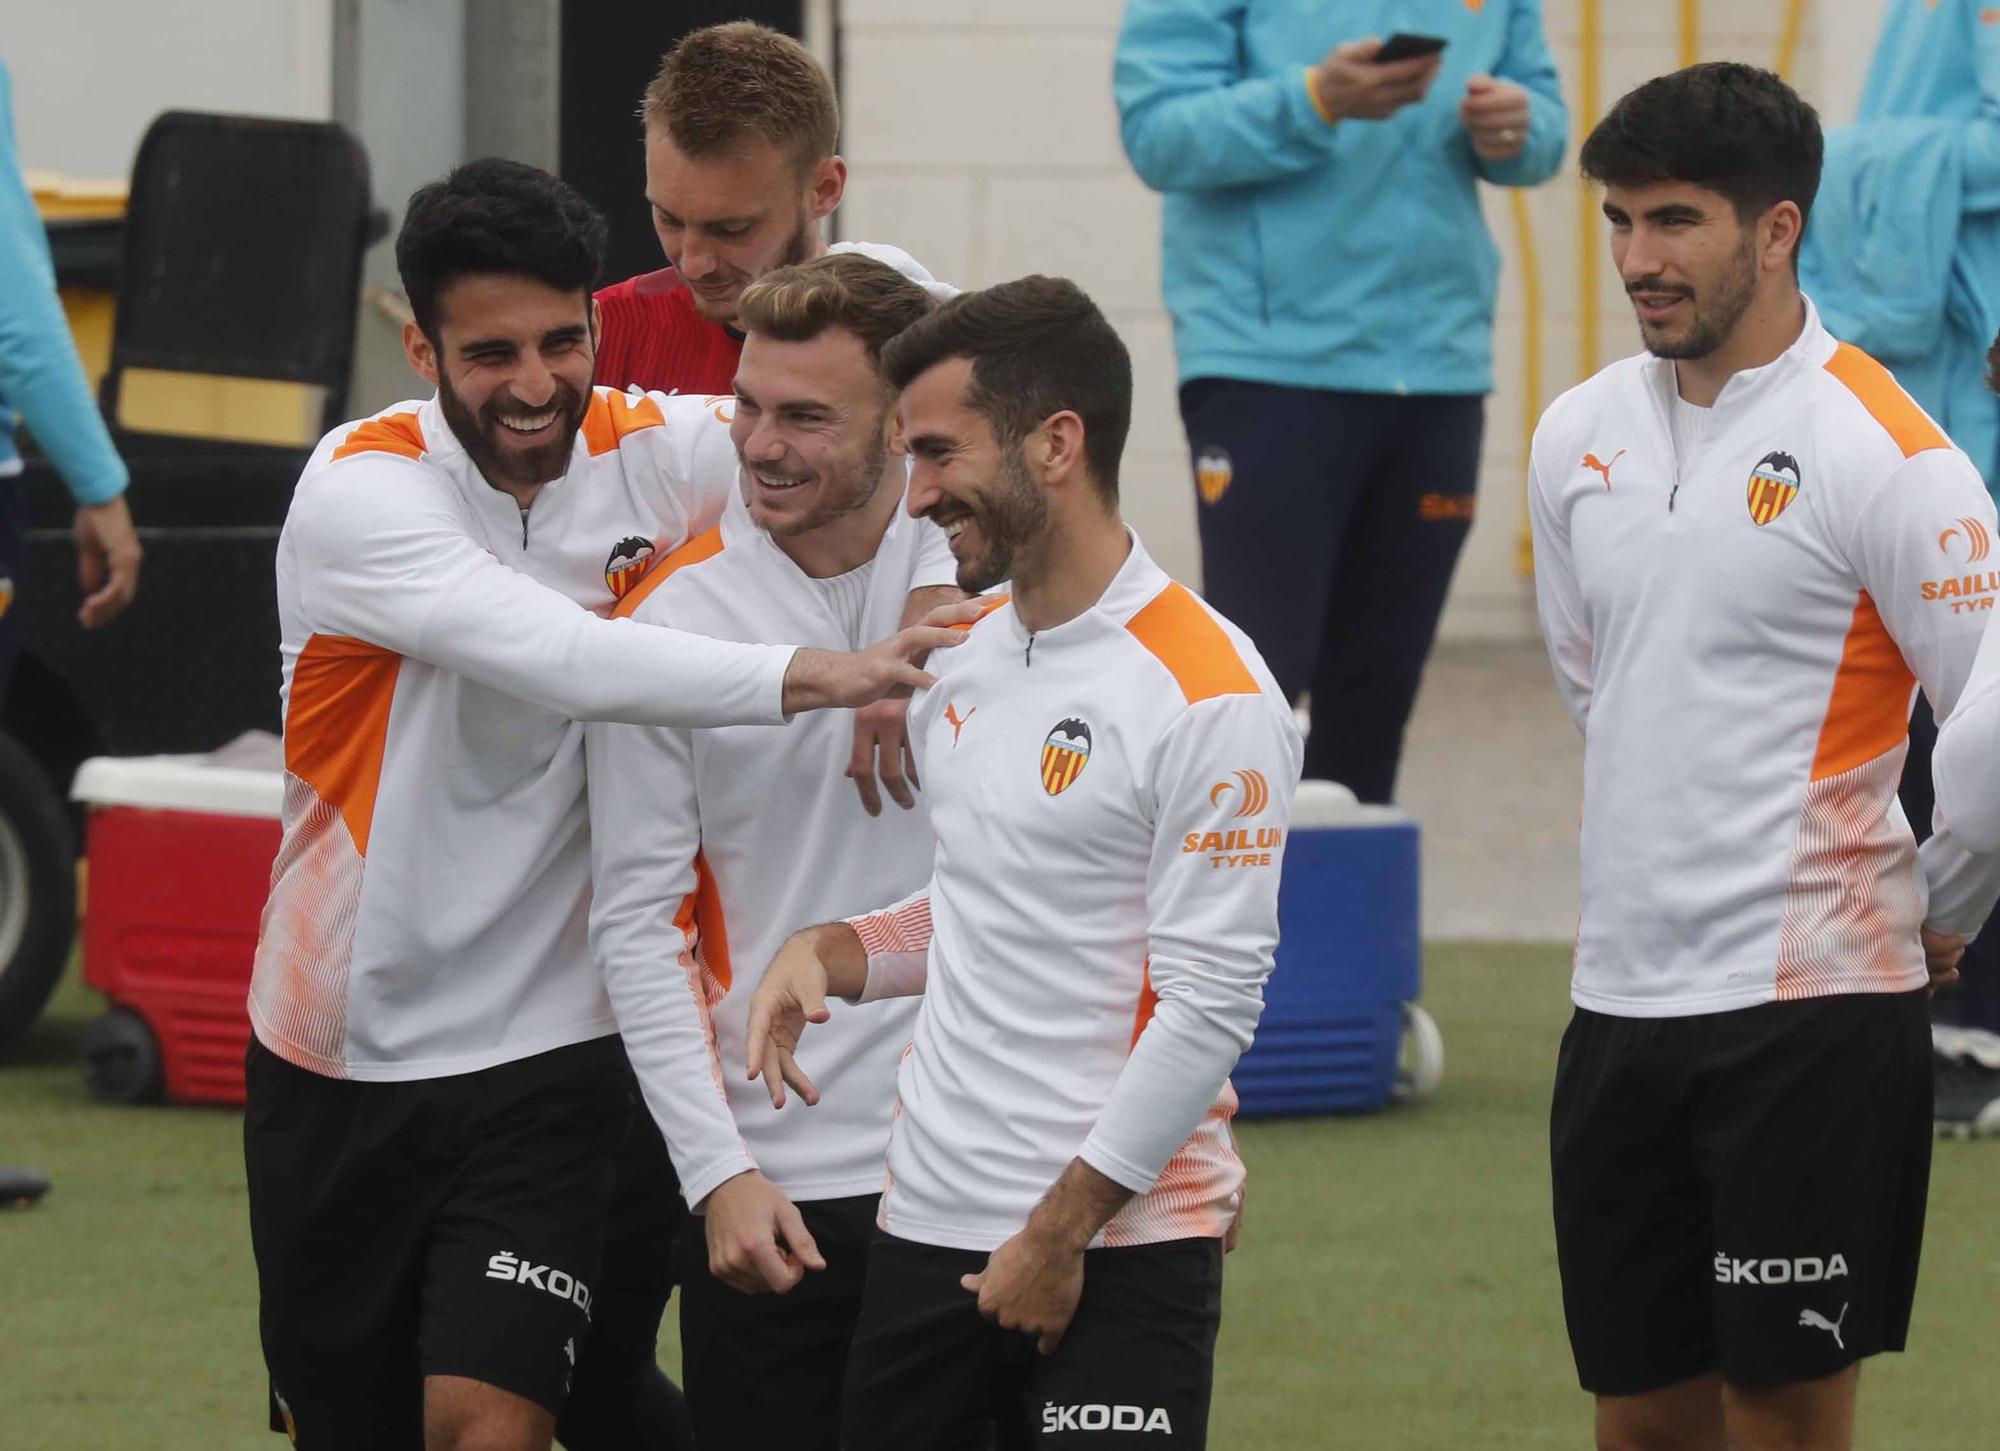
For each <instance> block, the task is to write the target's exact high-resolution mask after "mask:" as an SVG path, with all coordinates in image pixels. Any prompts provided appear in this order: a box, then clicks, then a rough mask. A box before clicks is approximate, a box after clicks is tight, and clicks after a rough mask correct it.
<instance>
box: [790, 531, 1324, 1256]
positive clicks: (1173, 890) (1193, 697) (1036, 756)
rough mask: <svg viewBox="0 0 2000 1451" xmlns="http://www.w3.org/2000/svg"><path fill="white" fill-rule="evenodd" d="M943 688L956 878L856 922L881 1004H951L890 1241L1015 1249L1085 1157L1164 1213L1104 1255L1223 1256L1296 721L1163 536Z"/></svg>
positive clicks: (937, 722) (869, 995)
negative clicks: (1176, 574)
mask: <svg viewBox="0 0 2000 1451" xmlns="http://www.w3.org/2000/svg"><path fill="white" fill-rule="evenodd" d="M937 670H938V676H939V680H938V684H937V686H936V687H935V688H934V689H932V690H930V691H927V692H926V693H925V694H924V695H923V696H922V697H921V698H920V700H919V701H918V703H917V705H916V707H915V709H914V710H913V711H912V712H911V720H910V728H911V738H912V740H913V741H914V742H916V744H917V749H918V755H919V760H918V765H919V768H920V770H921V771H922V774H923V780H924V786H925V789H926V790H927V792H928V793H929V796H930V807H931V821H932V824H933V827H934V829H935V831H936V833H937V865H936V870H935V874H934V876H933V878H932V881H931V883H930V886H929V888H928V890H927V891H925V892H924V893H922V894H919V895H918V896H916V897H913V898H911V899H908V900H906V901H904V902H901V903H898V904H896V905H894V906H892V907H888V908H885V909H882V910H880V911H878V912H875V913H871V914H867V915H865V916H863V917H860V918H858V919H854V920H855V925H856V927H857V929H858V930H859V932H860V934H861V940H862V942H863V944H864V945H865V946H866V948H867V949H868V954H869V958H868V984H867V990H866V992H865V993H864V994H863V997H862V1001H863V1002H864V1003H868V1002H872V1001H874V1000H876V999H879V998H882V997H885V996H892V995H896V994H899V993H907V992H917V991H920V992H922V993H923V995H924V998H923V1010H922V1012H921V1013H920V1014H919V1015H918V1018H917V1030H916V1040H915V1043H914V1045H913V1046H912V1048H911V1051H910V1052H909V1053H908V1054H907V1055H906V1056H905V1058H904V1060H903V1066H902V1068H901V1070H900V1072H899V1073H898V1075H897V1089H898V1098H899V1109H898V1115H897V1118H896V1121H895V1125H894V1128H893V1130H892V1132H891V1136H890V1141H889V1186H888V1189H887V1191H886V1193H885V1194H884V1196H883V1201H882V1213H881V1224H882V1227H883V1228H884V1229H886V1230H888V1231H889V1233H891V1234H894V1235H897V1236H900V1237H902V1238H905V1239H910V1240H915V1241H918V1242H921V1243H925V1244H934V1245H944V1246H949V1247H953V1248H959V1249H973V1250H991V1249H994V1248H996V1247H997V1246H999V1245H1000V1244H1001V1243H1002V1242H1003V1241H1005V1240H1006V1239H1008V1238H1009V1237H1010V1236H1012V1235H1013V1234H1015V1233H1016V1232H1018V1231H1019V1230H1020V1229H1021V1227H1022V1226H1023V1225H1024V1224H1025V1223H1026V1222H1027V1218H1028V1214H1029V1212H1030V1211H1031V1210H1032V1209H1033V1208H1034V1206H1035V1203H1036V1201H1037V1200H1039V1199H1040V1198H1041V1197H1042V1195H1043V1194H1044V1193H1045V1192H1047V1190H1048V1188H1049V1186H1050V1185H1051V1184H1053V1183H1054V1182H1055V1180H1056V1178H1057V1177H1058V1176H1059V1175H1060V1174H1061V1173H1062V1171H1063V1169H1064V1168H1065V1167H1066V1166H1067V1165H1068V1164H1069V1162H1070V1161H1071V1160H1072V1159H1074V1158H1078V1157H1081V1158H1082V1159H1083V1160H1084V1161H1085V1162H1086V1163H1088V1164H1090V1165H1092V1166H1093V1167H1094V1168H1096V1169H1098V1170H1100V1171H1101V1172H1103V1173H1104V1174H1106V1175H1108V1176H1110V1177H1111V1178H1112V1179H1114V1180H1116V1181H1117V1182H1118V1183H1120V1184H1123V1185H1125V1186H1126V1187H1127V1188H1130V1189H1133V1190H1135V1191H1137V1192H1138V1197H1137V1198H1135V1199H1133V1200H1132V1201H1131V1202H1130V1203H1129V1204H1127V1205H1126V1207H1125V1208H1124V1209H1123V1210H1122V1211H1120V1213H1119V1214H1118V1215H1117V1217H1116V1218H1114V1219H1113V1220H1112V1221H1111V1223H1110V1224H1109V1225H1107V1226H1106V1227H1105V1229H1104V1231H1103V1233H1102V1235H1101V1237H1100V1240H1099V1242H1100V1243H1102V1244H1106V1245H1123V1244H1141V1243H1151V1242H1155V1241H1160V1240H1169V1239H1180V1238H1189V1237H1197V1236H1219V1235H1221V1234H1222V1233H1223V1232H1224V1231H1225V1230H1226V1229H1227V1228H1228V1226H1229V1223H1230V1221H1231V1219H1232V1218H1233V1216H1234V1212H1235V1206H1236V1201H1237V1191H1238V1189H1239V1188H1240V1186H1241V1184H1242V1182H1243V1165H1242V1162H1241V1160H1240V1159H1238V1157H1237V1155H1236V1149H1235V1145H1234V1143H1233V1141H1232V1140H1231V1137H1230V1133H1229V1118H1230V1115H1231V1114H1232V1113H1233V1112H1234V1111H1235V1106H1236V1098H1235V1094H1234V1092H1233V1091H1232V1090H1231V1089H1230V1087H1229V1082H1228V1077H1229V1072H1230V1070H1231V1069H1232V1068H1233V1067H1234V1066H1235V1063H1236V1059H1237V1056H1238V1055H1239V1054H1240V1053H1241V1052H1242V1051H1243V1049H1244V1048H1245V1047H1247V1046H1248V1045H1249V1043H1250V1037H1251V1033H1252V1032H1253V1030H1254V1029H1255V1027H1256V1025H1257V1018H1258V1015H1259V1013H1260V1012H1261V1011H1262V1008H1263V985H1264V979H1265V978H1266V977H1267V976H1268V975H1269V973H1270V971H1271V955H1272V951H1273V949H1274V947H1275V946H1276V943H1277V935H1278V874H1279V869H1280V866H1281V864H1282V861H1283V857H1284V842H1285V835H1286V829H1287V825H1288V822H1289V818H1290V812H1291V805H1292V793H1293V789H1294V787H1296V785H1297V784H1298V779H1299V765H1300V759H1301V754H1302V747H1301V743H1300V740H1299V732H1298V726H1297V723H1296V721H1295V720H1294V718H1293V715H1292V711H1291V708H1290V706H1289V705H1288V704H1287V703H1286V701H1285V700H1284V698H1283V697H1282V696H1281V695H1280V694H1279V692H1278V689H1277V686H1276V684H1275V683H1274V682H1273V681H1272V679H1271V676H1270V672H1269V671H1268V670H1266V669H1265V667H1264V663H1263V661H1262V660H1261V659H1259V658H1258V655H1257V652H1256V649H1255V647H1253V646H1252V645H1251V643H1250V641H1249V639H1248V637H1247V636H1245V635H1244V634H1243V633H1242V631H1240V630H1238V629H1237V628H1236V627H1235V626H1234V625H1231V624H1230V623H1229V622H1228V621H1226V620H1224V619H1223V618H1222V617H1221V616H1219V615H1217V614H1216V613H1215V612H1214V611H1213V610H1211V609H1209V608H1208V606H1207V605H1205V604H1203V603H1202V602H1201V601H1200V600H1199V599H1197V598H1196V597H1195V596H1194V595H1193V594H1191V593H1189V592H1188V591H1187V590H1186V589H1184V588H1182V587H1181V586H1180V585H1178V584H1175V583H1174V582H1173V581H1172V580H1170V579H1168V578H1167V576H1166V575H1165V574H1164V573H1162V572H1161V571H1160V569H1159V568H1158V567H1157V566H1156V565H1154V563H1153V562H1152V560H1150V559H1149V558H1147V556H1146V552H1145V550H1144V549H1143V548H1142V547H1141V546H1140V544H1139V542H1138V540H1137V538H1136V537H1135V538H1134V539H1133V541H1132V551H1131V554H1130V556H1129V557H1128V558H1127V559H1126V561H1125V564H1124V566H1123V568H1121V569H1120V570H1119V572H1118V574H1117V576H1116V577H1115V578H1114V579H1113V580H1112V582H1111V584H1110V586H1109V587H1108V588H1107V589H1106V590H1105V592H1104V594H1103V596H1102V597H1101V598H1100V599H1099V600H1098V601H1097V603H1096V604H1095V605H1094V606H1092V607H1091V608H1090V609H1088V610H1086V611H1084V612H1083V613H1082V614H1081V615H1079V616H1077V617H1076V618H1075V619H1073V620H1070V621H1068V622H1067V623H1065V624H1062V625H1059V626H1057V627H1056V628H1055V629H1052V630H1045V631H1042V632H1041V633H1040V634H1037V635H1033V636H1031V635H1029V633H1028V632H1027V631H1026V630H1025V629H1024V628H1023V627H1022V624H1021V621H1020V617H1019V616H1018V615H1016V614H1015V612H1014V609H1013V606H1012V605H1011V604H1009V603H1006V602H1004V601H1003V602H1001V603H1000V604H999V605H998V606H997V608H995V609H994V610H993V611H992V612H991V613H990V614H988V615H987V616H986V617H985V618H984V619H982V620H981V621H980V622H979V623H978V624H977V625H975V626H974V627H973V630H972V634H971V638H970V639H969V640H967V642H966V643H965V644H964V645H962V646H960V647H959V648H958V649H955V650H952V651H950V652H948V653H947V654H946V655H944V656H943V657H942V658H941V660H940V661H939V663H938V666H937ZM840 1011H841V1010H838V1009H837V1010H836V1014H835V1015H836V1017H838V1016H839V1015H840ZM854 1011H860V1012H866V1011H869V1009H868V1008H867V1007H862V1008H859V1009H856V1010H854ZM816 1031H819V1030H818V1029H809V1030H808V1032H807V1035H806V1041H805V1044H804V1046H805V1047H807V1048H808V1049H810V1047H811V1040H812V1033H813V1032H816ZM787 1111H788V1112H791V1111H793V1110H787ZM814 1111H815V1112H817V1111H818V1110H814Z"/></svg>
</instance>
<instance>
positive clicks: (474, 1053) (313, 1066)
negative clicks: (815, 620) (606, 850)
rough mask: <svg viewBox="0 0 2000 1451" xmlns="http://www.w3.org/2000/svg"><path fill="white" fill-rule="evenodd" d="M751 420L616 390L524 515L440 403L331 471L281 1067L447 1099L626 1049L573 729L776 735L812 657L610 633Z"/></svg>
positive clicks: (296, 722)
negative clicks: (457, 1076)
mask: <svg viewBox="0 0 2000 1451" xmlns="http://www.w3.org/2000/svg"><path fill="white" fill-rule="evenodd" d="M728 419H729V409H728V406H727V400H721V401H720V402H718V401H717V400H712V399H707V400H705V399H700V398H692V397H689V398H675V397H667V396H665V395H662V394H631V395H626V394H619V393H614V392H612V391H610V390H609V389H604V388H600V389H597V390H595V392H594V393H593V395H592V398H591V402H590V407H589V412H588V415H587V417H586V419H585V421H584V424H583V427H582V428H581V430H579V432H578V434H577V439H576V444H575V452H574V453H573V455H572V456H571V460H570V464H569V468H568V471H567V472H566V473H565V474H564V476H563V477H562V478H560V479H557V480H555V481H553V482H551V483H548V484H544V485H543V486H542V488H541V491H540V493H539V494H538V496H537V497H536V499H535V503H534V507H533V509H532V510H530V511H529V514H528V517H527V518H526V520H525V521H524V520H523V518H522V515H521V511H520V510H519V508H518V507H517V506H516V504H515V502H514V499H513V498H512V496H510V495H508V494H506V493H503V492H501V491H500V490H499V489H496V488H494V487H492V486H491V485H490V484H488V483H487V482H486V481H485V479H484V478H482V477H481V476H480V474H479V472H478V470H477V469H476V468H475V467H474V465H473V463H472V461H471V460H470V458H468V457H467V455H466V453H465V450H464V448H463V447H462V446H461V445H460V443H459V441H458V439H457V438H456V437H455V436H454V435H453V434H452V432H451V429H450V427H449V425H447V424H446V422H445V420H444V416H443V412H442V410H441V409H440V407H439V405H438V403H437V401H436V400H435V399H432V400H431V401H429V402H426V403H404V404H398V405H397V406H396V407H394V408H391V409H388V410H387V411H385V412H383V413H381V414H379V415H377V416H376V417H375V418H373V419H369V420H365V421H363V422H360V423H355V424H348V425H345V426H343V427H341V428H337V429H335V430H334V431H333V432H332V433H331V434H329V435H328V436H327V437H326V438H325V439H324V440H323V441H322V442H321V443H320V445H319V447H318V449H316V450H315V451H314V453H313V456H312V458H311V460H310V461H309V462H308V463H307V465H306V469H305V473H304V475H303V476H302V477H301V478H300V480H299V485H298V489H297V492H296V493H295V494H294V496H293V499H292V505H291V512H290V515H289V517H288V518H287V520H286V523H285V529H284V533H283V535H282V536H281V537H280V539H279V542H278V562H277V572H278V621H279V626H280V632H281V639H282V650H283V664H284V720H285V770H286V800H285V810H284V838H283V844H282V846H281V847H280V849H279V852H278V858H277V861H276V863H275V864H274V866H273V867H272V873H271V897H270V901H269V903H268V904H267V905H266V907H265V909H264V921H263V927H262V931H261V933H260V936H259V940H258V944H257V958H256V968H255V972H254V975H253V977H252V980H251V984H250V1021H251V1023H252V1025H253V1027H254V1028H255V1030H256V1033H257V1037H258V1039H259V1040H260V1041H261V1042H262V1043H263V1044H264V1045H265V1046H266V1047H267V1048H269V1049H270V1050H271V1051H272V1052H274V1053H276V1054H278V1055H279V1056H280V1057H283V1058H285V1059H287V1060H289V1061H290V1062H292V1063H295V1064H297V1065H298V1066H299V1067H301V1068H307V1069H310V1070H312V1071H313V1072H315V1073H321V1074H326V1075H328V1076H331V1077H336V1078H360V1079H413V1078H433V1077H440V1076H443V1075H446V1074H454V1073H466V1072H471V1071H473V1070H475V1069H480V1068H486V1067H490V1066H492V1065H494V1064H497V1063H505V1062H509V1061H512V1060H514V1059H518V1058H525V1057H528V1056H530V1055H532V1054H536V1053H542V1052H546V1051H548V1050H550V1049H553V1048H558V1047H562V1046H564V1045H565V1044H570V1043H576V1042H582V1041H585V1040H587V1039H591V1038H596V1037H602V1036H605V1035H607V1034H610V1033H613V1032H615V1031H617V1024H616V1022H615V1021H614V1020H613V1018H612V1013H611V1005H610V1003H609V1001H608V1000H607V999H606V997H605V993H604V987H603V984H602V982H601V981H600V979H599V977H598V975H597V970H596V967H595V965H594V964H593V962H592V961H591V956H590V947H589V943H588V941H587V938H586V934H585V924H584V903H585V901H586V899H587V895H588V891H589V871H590V862H589V848H588V844H587V842H586V840H585V834H584V833H585V813H584V780H583V769H584V763H583V733H582V728H581V727H580V726H578V725H577V724H575V721H576V719H578V718H584V719H593V718H594V719H618V720H633V721H647V722H652V723H656V724H663V725H693V724H703V725H720V724H740V723H766V724H772V725H775V724H777V723H778V722H779V721H781V720H782V719H783V710H782V701H783V694H784V674H785V667H786V666H787V664H788V663H789V662H790V660H791V655H792V651H791V648H790V647H788V646H771V645H755V646H751V645H738V644H724V643H721V642H718V641H714V640H706V639H702V638H700V637H699V636H694V635H686V634H682V633H680V632H678V631H669V630H658V629H646V628H644V627H642V626H639V625H635V624H632V623H631V622H629V621H626V620H612V619H606V618H604V616H605V615H608V614H609V613H610V610H611V607H612V605H613V604H614V603H615V602H616V599H617V596H618V595H619V594H621V593H623V592H624V591H625V590H626V589H628V588H629V587H630V586H631V585H632V584H634V583H636V582H637V580H638V578H639V576H640V575H641V574H642V573H643V571H644V569H645V566H646V563H647V560H648V559H649V558H650V557H651V556H652V555H653V554H655V553H656V552H657V553H661V554H664V553H665V552H666V551H668V550H671V549H673V548H675V547H676V546H678V545H679V544H681V543H682V542H683V541H685V540H686V539H687V538H688V536H689V535H690V534H692V533H696V532H699V531H701V530H703V529H706V528H708V527H710V526H711V525H712V524H714V522H715V520H716V518H717V517H718V516H719V515H720V513H721V511H722V508H723V504H724V501H725V500H726V499H727V498H729V497H730V496H731V495H732V494H733V493H734V490H735V481H736V474H737V469H736V457H735V450H734V447H733V446H732V445H731V443H730V440H729V432H728V428H727V426H726V425H727V423H728Z"/></svg>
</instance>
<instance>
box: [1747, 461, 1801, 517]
mask: <svg viewBox="0 0 2000 1451" xmlns="http://www.w3.org/2000/svg"><path fill="white" fill-rule="evenodd" d="M1798 496H1799V461H1798V460H1797V459H1795V458H1793V457H1792V456H1791V455H1790V454H1788V453H1779V452H1777V451H1775V450H1774V451H1773V452H1771V453H1767V454H1765V455H1764V456H1763V457H1762V458H1760V459H1758V460H1757V467H1756V468H1754V469H1752V470H1750V492H1749V495H1748V499H1749V504H1750V522H1751V523H1752V524H1755V525H1756V526H1757V527H1758V528H1760V529H1761V528H1763V527H1764V526H1765V525H1766V524H1768V523H1770V522H1771V521H1772V520H1773V519H1775V518H1777V517H1778V516H1779V515H1780V514H1782V513H1784V512H1785V506H1786V505H1787V504H1789V503H1791V502H1792V500H1794V499H1796V498H1797V497H1798Z"/></svg>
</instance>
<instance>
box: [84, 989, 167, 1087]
mask: <svg viewBox="0 0 2000 1451" xmlns="http://www.w3.org/2000/svg"><path fill="white" fill-rule="evenodd" d="M83 1077H84V1081H85V1082H86V1083H88V1084H89V1085H90V1096H91V1097H92V1098H95V1099H97V1100H98V1101H99V1102H101V1103H153V1102H156V1101H157V1100H158V1099H159V1097H160V1088H161V1083H162V1075H161V1072H160V1040H159V1039H157V1038H155V1037H154V1036H153V1030H152V1029H151V1028H149V1027H147V1026H146V1020H145V1019H144V1018H142V1017H140V1016H139V1015H138V1014H137V1013H135V1012H133V1011H132V1010H131V1009H130V1008H113V1009H112V1010H111V1011H110V1012H108V1013H106V1014H104V1016H102V1017H100V1018H97V1019H94V1020H93V1021H92V1022H91V1025H90V1026H89V1027H88V1028H85V1029H84V1030H83Z"/></svg>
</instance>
